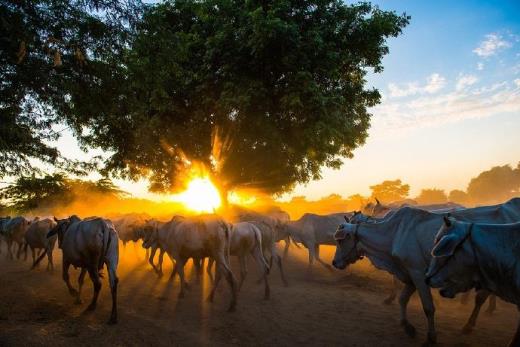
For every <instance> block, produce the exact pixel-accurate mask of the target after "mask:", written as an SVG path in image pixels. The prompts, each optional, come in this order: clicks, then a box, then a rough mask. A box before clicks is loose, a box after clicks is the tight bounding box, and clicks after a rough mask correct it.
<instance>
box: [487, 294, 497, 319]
mask: <svg viewBox="0 0 520 347" xmlns="http://www.w3.org/2000/svg"><path fill="white" fill-rule="evenodd" d="M496 308H497V297H496V295H495V294H491V295H490V296H489V306H488V308H487V310H486V314H487V315H492V314H493V312H495V310H496Z"/></svg>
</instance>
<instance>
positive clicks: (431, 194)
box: [415, 188, 448, 205]
mask: <svg viewBox="0 0 520 347" xmlns="http://www.w3.org/2000/svg"><path fill="white" fill-rule="evenodd" d="M415 200H416V201H417V202H418V203H419V204H420V205H428V204H442V203H445V202H447V201H448V197H447V196H446V193H445V192H444V190H442V189H436V188H431V189H423V190H421V193H420V194H419V196H417V197H416V198H415Z"/></svg>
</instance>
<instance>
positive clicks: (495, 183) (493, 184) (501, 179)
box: [467, 162, 520, 204]
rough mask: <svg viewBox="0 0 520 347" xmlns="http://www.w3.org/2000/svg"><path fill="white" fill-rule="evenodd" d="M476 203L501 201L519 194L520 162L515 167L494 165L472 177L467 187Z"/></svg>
mask: <svg viewBox="0 0 520 347" xmlns="http://www.w3.org/2000/svg"><path fill="white" fill-rule="evenodd" d="M467 192H468V195H469V197H470V198H471V199H472V200H473V201H474V202H476V203H481V204H482V203H490V204H492V203H502V202H504V201H506V200H508V199H510V198H512V197H514V196H520V162H519V163H518V165H517V166H516V168H512V167H511V166H510V165H504V166H495V167H493V168H491V169H489V170H487V171H483V172H481V173H480V174H479V175H478V176H477V177H475V178H472V179H471V181H470V182H469V185H468V189H467Z"/></svg>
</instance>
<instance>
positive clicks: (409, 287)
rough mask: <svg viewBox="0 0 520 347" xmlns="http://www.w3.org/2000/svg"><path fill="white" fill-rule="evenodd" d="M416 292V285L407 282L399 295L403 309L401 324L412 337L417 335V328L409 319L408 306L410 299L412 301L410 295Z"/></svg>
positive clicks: (401, 308)
mask: <svg viewBox="0 0 520 347" xmlns="http://www.w3.org/2000/svg"><path fill="white" fill-rule="evenodd" d="M414 292H415V286H414V285H413V284H412V283H406V284H405V286H404V288H403V290H402V291H401V295H400V296H399V306H400V310H401V311H400V313H401V326H402V327H403V328H404V331H405V332H406V335H408V336H410V337H415V328H414V326H413V325H412V324H410V322H409V321H408V316H407V307H408V301H410V297H411V296H412V294H413V293H414Z"/></svg>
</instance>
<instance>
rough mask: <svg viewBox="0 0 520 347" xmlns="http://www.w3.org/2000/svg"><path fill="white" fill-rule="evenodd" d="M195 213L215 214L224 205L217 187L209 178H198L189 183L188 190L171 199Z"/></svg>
mask: <svg viewBox="0 0 520 347" xmlns="http://www.w3.org/2000/svg"><path fill="white" fill-rule="evenodd" d="M171 200H172V201H178V202H180V203H182V204H183V205H184V206H186V208H188V209H190V210H193V211H195V212H199V213H204V212H214V211H215V210H216V209H218V208H219V207H220V205H221V203H222V201H221V200H220V194H219V191H218V189H217V187H216V186H215V185H214V184H213V182H211V180H210V179H209V178H208V177H196V178H193V179H192V180H190V181H189V183H188V185H187V187H186V190H185V191H183V192H182V193H179V194H175V195H173V196H172V197H171Z"/></svg>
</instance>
